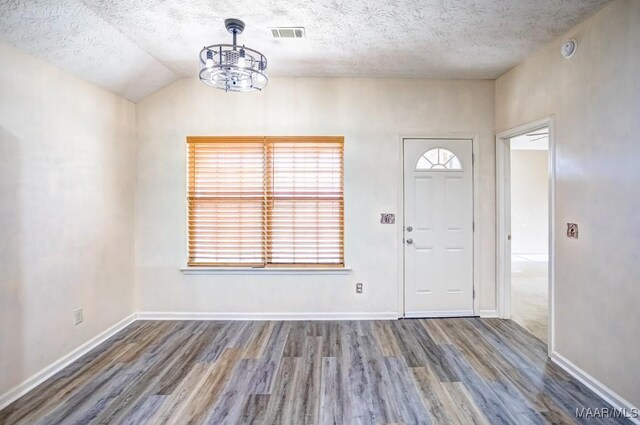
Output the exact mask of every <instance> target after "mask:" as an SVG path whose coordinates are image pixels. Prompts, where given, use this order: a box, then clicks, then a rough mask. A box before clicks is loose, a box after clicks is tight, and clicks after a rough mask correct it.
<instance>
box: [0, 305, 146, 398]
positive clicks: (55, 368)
mask: <svg viewBox="0 0 640 425" xmlns="http://www.w3.org/2000/svg"><path fill="white" fill-rule="evenodd" d="M135 320H136V317H135V314H132V315H130V316H127V317H125V318H124V319H122V320H121V321H119V322H118V323H116V324H115V325H113V326H111V327H110V328H108V329H106V330H105V331H103V332H102V333H100V334H98V335H96V336H95V337H93V338H91V339H90V340H89V341H87V342H85V343H84V344H82V345H80V346H79V347H77V348H75V349H74V350H72V351H71V352H69V353H67V354H66V355H64V356H62V357H61V358H60V359H58V360H56V361H55V362H53V363H51V364H50V365H49V366H47V367H45V368H44V369H42V370H40V371H39V372H37V373H36V374H35V375H33V376H31V377H30V378H28V379H26V380H25V381H23V382H22V383H20V384H18V385H17V386H15V387H13V388H12V389H10V390H9V391H7V392H6V393H4V394H2V395H0V410H2V409H4V408H5V407H7V406H8V405H10V404H11V403H13V402H14V401H15V400H17V399H18V398H20V397H22V396H23V395H24V394H26V393H28V392H29V391H31V390H32V389H34V388H35V387H37V386H38V385H40V384H41V383H43V382H44V381H46V380H47V379H49V378H51V377H52V376H53V375H55V374H56V373H58V372H60V371H61V370H62V369H64V368H65V367H67V366H69V365H70V364H71V363H73V362H75V361H76V360H78V359H79V358H80V357H82V356H84V355H85V354H87V353H88V352H89V351H91V350H93V349H94V348H96V347H97V346H98V345H100V344H102V343H103V342H104V341H106V340H107V339H109V338H111V337H112V336H113V335H115V334H117V333H118V332H120V331H121V330H122V329H124V328H126V327H127V326H129V325H130V324H131V323H133V322H134V321H135Z"/></svg>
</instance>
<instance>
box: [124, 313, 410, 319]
mask: <svg viewBox="0 0 640 425" xmlns="http://www.w3.org/2000/svg"><path fill="white" fill-rule="evenodd" d="M398 318H399V317H398V313H397V312H395V311H389V312H371V313H355V312H354V313H326V312H318V313H304V312H302V313H244V312H228V313H208V312H202V313H199V312H181V311H174V312H160V311H158V312H155V311H141V312H139V313H137V314H136V319H137V320H397V319H398Z"/></svg>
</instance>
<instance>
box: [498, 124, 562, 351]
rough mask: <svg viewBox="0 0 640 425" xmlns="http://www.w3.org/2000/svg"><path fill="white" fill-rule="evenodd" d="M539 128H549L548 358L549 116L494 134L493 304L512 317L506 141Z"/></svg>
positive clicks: (552, 152) (551, 334) (551, 335)
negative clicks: (494, 298) (494, 274)
mask: <svg viewBox="0 0 640 425" xmlns="http://www.w3.org/2000/svg"><path fill="white" fill-rule="evenodd" d="M542 127H548V128H549V165H548V169H549V241H548V242H549V266H548V268H549V273H548V274H549V284H548V285H549V290H548V296H549V309H548V311H549V329H548V341H549V342H548V344H547V354H548V356H549V357H551V353H552V352H553V347H554V345H555V299H554V298H555V297H554V287H555V214H554V212H555V182H556V142H555V120H554V117H553V116H549V117H546V118H543V119H540V120H537V121H534V122H531V123H528V124H524V125H521V126H518V127H515V128H512V129H510V130H506V131H503V132H501V133H498V134H497V135H496V206H497V211H496V218H497V222H496V260H497V261H496V280H497V286H496V302H497V311H498V316H499V317H501V318H504V319H509V318H510V317H511V242H510V241H509V240H508V239H507V235H509V234H510V233H511V229H510V226H511V212H510V203H511V200H510V191H511V188H510V180H511V179H510V177H509V176H510V155H511V152H510V146H509V140H510V139H511V138H512V137H514V136H518V135H521V134H524V133H527V132H530V131H533V130H536V129H539V128H542Z"/></svg>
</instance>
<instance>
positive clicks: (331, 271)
mask: <svg viewBox="0 0 640 425" xmlns="http://www.w3.org/2000/svg"><path fill="white" fill-rule="evenodd" d="M180 271H181V272H182V274H187V275H203V274H215V275H247V274H248V275H259V274H268V275H287V274H293V275H339V274H349V273H351V271H352V270H351V267H340V268H332V267H297V268H296V267H282V268H280V267H272V268H269V267H253V268H252V267H183V268H181V269H180Z"/></svg>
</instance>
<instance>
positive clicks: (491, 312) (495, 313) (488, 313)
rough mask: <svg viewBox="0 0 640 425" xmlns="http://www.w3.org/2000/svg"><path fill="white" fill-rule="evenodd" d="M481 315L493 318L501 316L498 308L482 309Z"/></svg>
mask: <svg viewBox="0 0 640 425" xmlns="http://www.w3.org/2000/svg"><path fill="white" fill-rule="evenodd" d="M480 317H485V318H493V317H499V316H498V311H497V310H480Z"/></svg>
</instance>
